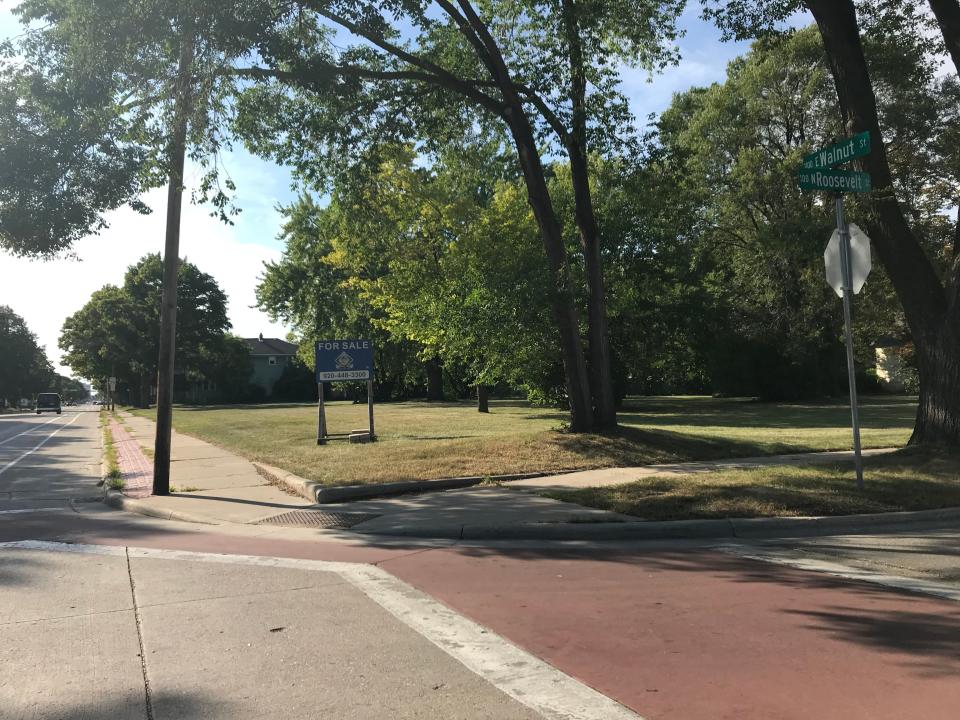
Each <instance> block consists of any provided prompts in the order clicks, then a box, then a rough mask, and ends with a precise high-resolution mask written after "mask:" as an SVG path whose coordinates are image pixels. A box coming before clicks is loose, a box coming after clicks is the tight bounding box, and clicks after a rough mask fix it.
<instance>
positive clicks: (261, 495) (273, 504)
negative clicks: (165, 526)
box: [114, 413, 311, 524]
mask: <svg viewBox="0 0 960 720" xmlns="http://www.w3.org/2000/svg"><path fill="white" fill-rule="evenodd" d="M120 417H121V421H122V422H121V424H120V426H119V429H117V430H114V442H115V443H118V445H122V446H123V447H124V449H125V450H126V452H124V454H122V455H120V457H119V458H118V459H119V462H120V470H121V472H122V473H123V475H124V477H125V478H126V477H127V475H128V473H133V474H135V476H136V477H137V478H138V483H137V487H139V486H140V483H141V482H143V481H144V480H143V465H144V463H146V464H147V466H148V467H149V468H152V466H153V463H152V461H151V460H149V458H148V457H147V455H146V453H145V452H144V448H146V449H152V448H153V442H154V434H155V432H156V424H155V423H154V422H153V421H151V420H147V419H146V418H141V417H138V416H136V415H131V414H129V413H120ZM128 437H130V438H133V439H134V440H136V441H137V442H138V443H139V448H137V447H133V446H131V445H130V444H129V443H125V442H124V441H126V440H127V438H128ZM170 459H171V462H170V490H171V494H170V495H168V496H165V497H160V496H151V495H149V494H147V495H146V496H143V495H142V493H141V492H139V491H138V490H134V491H133V492H131V493H130V496H131V499H132V500H133V501H134V502H131V503H128V506H129V507H130V508H131V509H135V508H139V510H140V511H147V514H154V515H157V516H160V517H172V518H174V519H177V518H180V519H186V520H193V521H197V522H207V523H211V524H219V523H225V522H226V523H256V522H258V521H261V520H264V519H266V518H269V517H272V516H274V515H277V514H279V513H282V512H289V511H292V510H297V509H300V508H304V507H309V506H310V505H311V503H310V502H309V501H308V500H306V499H304V498H302V497H297V496H294V495H290V494H289V493H286V492H284V491H283V490H280V489H279V488H278V487H276V486H274V485H271V484H270V483H269V482H267V480H266V479H265V478H263V477H261V476H260V475H259V474H258V473H257V471H256V469H254V467H253V465H251V464H250V462H249V461H247V460H246V459H244V458H242V457H239V456H237V455H234V454H233V453H231V452H228V451H227V450H223V449H222V448H218V447H216V446H215V445H211V444H210V443H207V442H204V441H203V440H198V439H197V438H193V437H190V436H189V435H182V434H180V433H178V432H174V433H173V436H172V441H171V450H170ZM146 480H147V481H148V482H150V483H152V470H150V475H149V476H148V477H147V478H146ZM131 490H133V488H131Z"/></svg>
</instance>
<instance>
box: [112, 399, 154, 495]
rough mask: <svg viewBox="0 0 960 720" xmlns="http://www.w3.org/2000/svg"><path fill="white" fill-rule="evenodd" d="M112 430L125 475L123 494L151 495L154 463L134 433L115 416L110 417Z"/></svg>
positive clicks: (114, 443) (118, 459)
mask: <svg viewBox="0 0 960 720" xmlns="http://www.w3.org/2000/svg"><path fill="white" fill-rule="evenodd" d="M110 432H111V433H113V446H114V448H116V450H117V463H118V464H119V465H120V474H121V475H123V483H124V484H123V494H124V495H126V496H127V497H132V498H142V497H147V496H149V495H150V494H151V492H152V491H153V463H152V462H150V459H149V458H148V457H147V456H146V455H145V454H144V452H143V450H142V449H141V447H140V443H138V442H137V441H136V440H135V439H134V437H133V435H131V434H130V433H129V432H127V429H126V428H125V427H124V426H123V425H121V424H120V423H118V422H117V421H116V420H114V419H113V418H111V419H110Z"/></svg>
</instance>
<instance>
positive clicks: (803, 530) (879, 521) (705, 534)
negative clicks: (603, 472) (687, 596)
mask: <svg viewBox="0 0 960 720" xmlns="http://www.w3.org/2000/svg"><path fill="white" fill-rule="evenodd" d="M938 520H942V521H960V508H943V509H940V510H917V511H910V512H892V513H874V514H869V515H843V516H836V517H790V518H730V519H724V520H667V521H658V522H647V521H638V522H598V523H528V524H521V525H504V526H490V525H474V526H471V525H468V524H464V525H444V526H439V527H434V528H428V527H410V528H396V529H390V530H380V531H376V532H374V531H369V532H365V531H364V530H363V524H362V523H361V524H360V525H357V526H355V527H354V528H353V532H356V533H359V534H363V535H368V536H374V535H387V536H396V537H419V538H436V539H440V538H445V539H458V540H680V539H709V538H741V539H745V538H761V537H792V536H806V535H834V534H837V533H838V532H841V533H855V532H858V531H868V530H877V529H883V528H890V527H896V526H899V525H906V524H910V523H919V522H931V521H938Z"/></svg>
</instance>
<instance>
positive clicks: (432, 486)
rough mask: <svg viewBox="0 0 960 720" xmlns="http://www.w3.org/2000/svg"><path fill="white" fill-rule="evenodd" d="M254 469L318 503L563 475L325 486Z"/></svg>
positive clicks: (277, 470)
mask: <svg viewBox="0 0 960 720" xmlns="http://www.w3.org/2000/svg"><path fill="white" fill-rule="evenodd" d="M253 467H255V468H256V470H257V472H258V473H260V475H261V477H264V478H266V479H267V480H268V481H269V482H271V483H274V484H276V485H280V486H282V487H284V488H286V489H288V490H290V491H291V492H294V493H296V494H297V495H300V496H302V497H304V498H306V499H307V500H310V501H312V502H315V503H318V504H326V503H339V502H349V501H351V500H367V499H369V498H378V497H385V496H389V495H406V494H408V493H425V492H434V491H438V490H455V489H457V488H465V487H473V486H474V485H480V484H481V483H483V482H484V481H487V480H490V481H493V482H499V481H504V482H506V481H509V480H525V479H527V478H537V477H549V476H552V475H561V474H563V473H557V472H536V473H518V474H514V475H472V476H469V477H458V478H441V479H439V480H405V481H402V482H387V483H370V484H368V485H324V484H322V483H318V482H314V481H312V480H305V479H304V478H302V477H300V476H298V475H294V474H293V473H291V472H287V471H286V470H283V469H281V468H278V467H273V466H272V465H267V464H265V463H259V462H255V463H253ZM571 472H575V471H571Z"/></svg>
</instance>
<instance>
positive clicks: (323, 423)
mask: <svg viewBox="0 0 960 720" xmlns="http://www.w3.org/2000/svg"><path fill="white" fill-rule="evenodd" d="M326 443H327V414H326V410H325V409H324V406H323V383H322V382H318V383H317V445H325V444H326Z"/></svg>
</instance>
